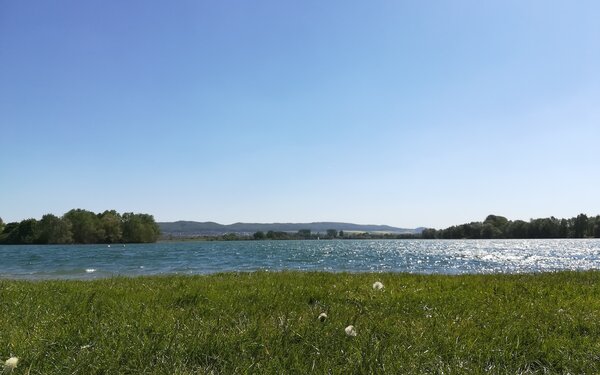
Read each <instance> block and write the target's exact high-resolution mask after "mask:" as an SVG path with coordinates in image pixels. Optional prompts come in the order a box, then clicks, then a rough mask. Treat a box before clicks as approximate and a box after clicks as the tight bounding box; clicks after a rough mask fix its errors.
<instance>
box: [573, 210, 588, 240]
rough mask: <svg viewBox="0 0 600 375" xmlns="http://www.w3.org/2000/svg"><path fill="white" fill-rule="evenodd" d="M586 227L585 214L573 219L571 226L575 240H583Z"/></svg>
mask: <svg viewBox="0 0 600 375" xmlns="http://www.w3.org/2000/svg"><path fill="white" fill-rule="evenodd" d="M587 227H588V217H587V215H585V214H579V215H577V217H576V218H575V223H574V225H573V229H574V232H575V233H574V234H575V237H576V238H583V237H585V235H586V231H587Z"/></svg>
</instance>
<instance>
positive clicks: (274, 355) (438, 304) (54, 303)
mask: <svg viewBox="0 0 600 375" xmlns="http://www.w3.org/2000/svg"><path fill="white" fill-rule="evenodd" d="M377 280H380V281H382V282H383V283H384V284H385V289H384V290H383V291H380V292H378V291H374V290H373V289H372V287H371V285H372V283H373V282H374V281H377ZM321 312H327V314H328V317H329V318H328V319H327V321H325V322H324V323H321V322H319V321H318V320H317V316H318V315H319V314H320V313H321ZM349 324H353V325H354V326H355V327H356V330H357V331H358V336H356V337H347V336H346V334H345V333H344V328H345V327H346V326H347V325H349ZM11 355H14V356H17V357H19V358H20V362H19V367H18V368H17V369H16V370H15V371H14V373H15V374H17V373H18V374H22V373H30V374H73V373H74V374H127V373H131V374H133V373H135V374H154V373H157V374H196V373H198V374H204V373H214V374H235V373H240V374H245V373H292V374H297V373H300V374H305V373H315V374H324V373H333V374H351V373H390V374H399V373H402V374H404V373H414V374H423V373H432V374H441V373H444V374H455V373H459V374H460V373H467V374H473V373H499V374H507V373H509V374H515V373H572V374H576V373H599V372H600V272H582V273H576V272H565V273H552V274H539V275H468V276H439V275H431V276H425V275H406V274H331V273H301V272H281V273H242V274H237V273H228V274H218V275H211V276H193V277H184V276H168V277H143V278H114V279H106V280H99V281H44V282H26V281H12V280H2V281H0V359H2V360H6V359H7V358H8V357H9V356H11Z"/></svg>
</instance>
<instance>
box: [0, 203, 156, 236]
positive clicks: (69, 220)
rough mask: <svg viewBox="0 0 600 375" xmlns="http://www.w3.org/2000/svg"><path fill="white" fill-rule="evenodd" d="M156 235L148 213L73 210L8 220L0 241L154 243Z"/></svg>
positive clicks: (0, 233)
mask: <svg viewBox="0 0 600 375" xmlns="http://www.w3.org/2000/svg"><path fill="white" fill-rule="evenodd" d="M159 235H160V230H159V228H158V225H156V222H155V221H154V217H153V216H152V215H147V214H134V213H126V214H124V215H123V216H121V215H120V214H119V213H118V212H116V211H114V210H111V211H104V212H103V213H102V214H95V213H93V212H91V211H86V210H82V209H73V210H71V211H69V212H67V213H66V214H64V215H63V216H62V217H57V216H54V215H52V214H47V215H44V216H43V217H42V220H40V221H39V222H38V221H36V220H35V219H27V220H23V221H22V222H20V223H9V224H7V225H5V226H3V230H2V231H1V232H0V244H32V243H37V244H70V243H81V244H91V243H115V242H156V240H157V239H158V237H159Z"/></svg>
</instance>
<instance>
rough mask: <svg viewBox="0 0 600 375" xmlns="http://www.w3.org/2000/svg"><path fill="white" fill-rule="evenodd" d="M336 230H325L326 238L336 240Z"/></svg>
mask: <svg viewBox="0 0 600 375" xmlns="http://www.w3.org/2000/svg"><path fill="white" fill-rule="evenodd" d="M337 234H338V232H337V230H335V229H327V237H329V238H336V237H337Z"/></svg>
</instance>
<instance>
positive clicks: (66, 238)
mask: <svg viewBox="0 0 600 375" xmlns="http://www.w3.org/2000/svg"><path fill="white" fill-rule="evenodd" d="M37 242H38V243H42V244H66V243H72V242H73V233H72V232H71V223H70V222H69V221H68V220H65V219H63V218H60V217H56V216H54V215H52V214H46V215H44V216H42V220H40V222H39V237H38V239H37Z"/></svg>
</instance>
